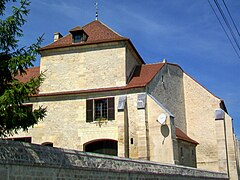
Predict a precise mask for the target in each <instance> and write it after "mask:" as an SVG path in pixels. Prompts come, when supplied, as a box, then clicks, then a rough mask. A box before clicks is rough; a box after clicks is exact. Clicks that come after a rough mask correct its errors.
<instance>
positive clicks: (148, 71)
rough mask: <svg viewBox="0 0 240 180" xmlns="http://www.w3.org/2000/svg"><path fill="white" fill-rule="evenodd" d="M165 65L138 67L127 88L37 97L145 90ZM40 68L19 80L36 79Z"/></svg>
mask: <svg viewBox="0 0 240 180" xmlns="http://www.w3.org/2000/svg"><path fill="white" fill-rule="evenodd" d="M164 65H165V63H156V64H143V65H142V66H137V67H136V69H135V71H134V73H133V76H132V78H131V80H130V81H129V83H128V84H127V85H126V86H121V87H109V88H97V89H87V90H76V91H67V92H54V93H47V94H44V93H42V94H38V95H37V96H58V95H73V94H82V93H94V92H104V91H119V90H127V89H133V88H144V87H146V85H147V84H148V83H149V82H150V81H151V80H152V79H153V78H154V77H155V75H156V74H157V73H158V72H159V71H160V70H161V68H162V67H163V66H164ZM39 73H40V70H39V67H35V68H29V69H28V73H27V74H26V75H24V76H18V77H17V78H18V79H19V80H21V81H24V82H26V81H27V80H29V79H30V78H31V77H32V75H34V77H36V76H37V75H39Z"/></svg>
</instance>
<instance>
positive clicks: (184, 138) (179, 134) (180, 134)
mask: <svg viewBox="0 0 240 180" xmlns="http://www.w3.org/2000/svg"><path fill="white" fill-rule="evenodd" d="M176 137H177V139H180V140H182V141H187V142H189V143H192V144H199V143H198V142H197V141H194V140H193V139H191V138H190V137H188V136H187V135H186V134H185V133H184V132H182V130H181V129H179V128H177V127H176Z"/></svg>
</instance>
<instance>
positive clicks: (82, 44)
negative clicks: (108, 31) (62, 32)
mask: <svg viewBox="0 0 240 180" xmlns="http://www.w3.org/2000/svg"><path fill="white" fill-rule="evenodd" d="M128 40H129V39H128V38H117V39H107V40H99V41H89V42H84V43H73V44H67V45H61V46H52V47H48V46H50V45H53V44H54V43H51V44H49V45H47V46H44V47H42V48H40V51H45V50H50V49H60V48H66V47H75V46H85V45H92V44H103V43H109V42H118V41H128Z"/></svg>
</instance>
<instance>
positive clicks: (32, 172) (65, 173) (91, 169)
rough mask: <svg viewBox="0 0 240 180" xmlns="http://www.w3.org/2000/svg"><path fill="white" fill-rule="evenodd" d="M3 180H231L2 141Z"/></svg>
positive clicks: (165, 166) (221, 175)
mask: <svg viewBox="0 0 240 180" xmlns="http://www.w3.org/2000/svg"><path fill="white" fill-rule="evenodd" d="M0 175H1V177H0V179H1V180H15V179H17V180H39V179H44V180H55V179H57V180H79V179H90V180H91V179H103V180H105V179H122V180H125V179H126V180H128V179H132V180H135V179H136V180H137V179H142V180H144V179H156V180H157V179H160V180H161V179H164V180H168V179H175V180H183V179H184V180H185V179H187V180H188V179H228V177H227V175H226V174H224V173H218V172H211V171H204V170H199V169H195V168H187V167H183V166H176V165H168V164H160V163H154V162H150V161H137V160H131V159H126V158H119V157H113V156H104V155H97V154H91V153H83V152H80V151H75V150H67V149H59V148H52V147H43V146H39V145H33V144H28V143H20V142H11V141H2V140H1V141H0Z"/></svg>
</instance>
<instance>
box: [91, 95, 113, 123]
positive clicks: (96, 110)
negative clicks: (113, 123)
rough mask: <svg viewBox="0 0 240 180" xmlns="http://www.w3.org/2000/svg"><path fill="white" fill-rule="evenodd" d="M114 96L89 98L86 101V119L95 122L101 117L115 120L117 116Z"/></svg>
mask: <svg viewBox="0 0 240 180" xmlns="http://www.w3.org/2000/svg"><path fill="white" fill-rule="evenodd" d="M114 115H115V111H114V97H112V98H104V99H89V100H87V101H86V117H87V119H86V121H87V122H93V121H95V120H97V119H99V118H105V119H108V120H113V119H114V118H115V117H114Z"/></svg>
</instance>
